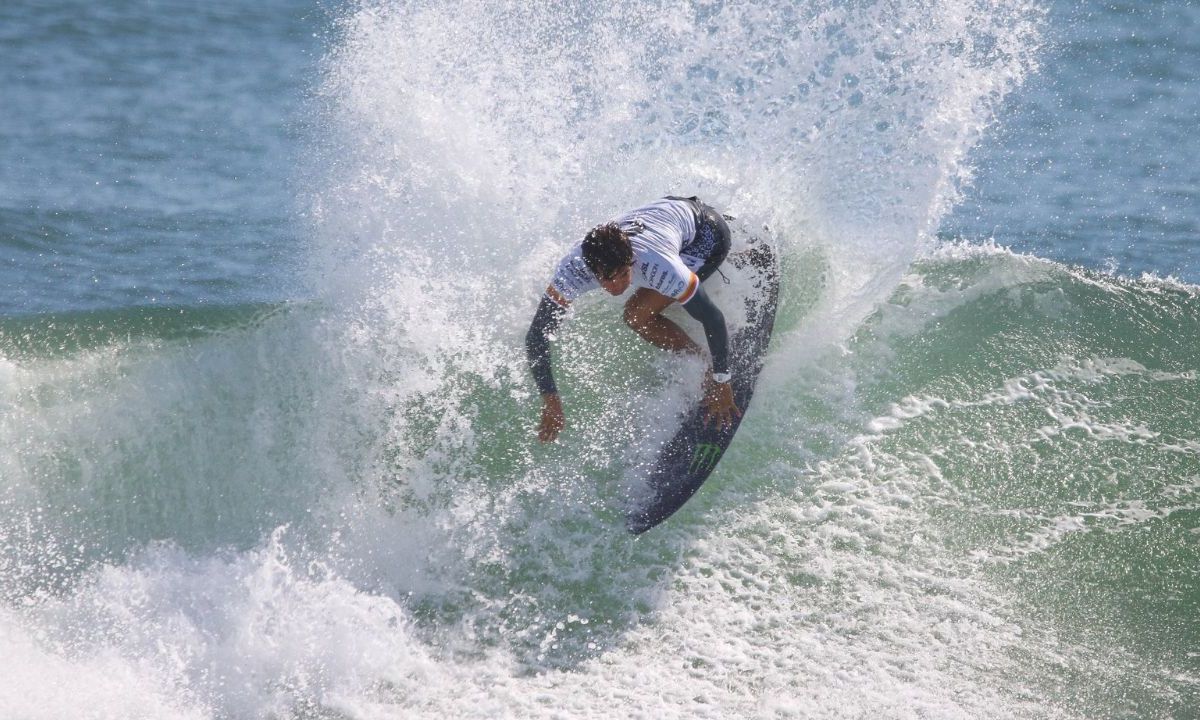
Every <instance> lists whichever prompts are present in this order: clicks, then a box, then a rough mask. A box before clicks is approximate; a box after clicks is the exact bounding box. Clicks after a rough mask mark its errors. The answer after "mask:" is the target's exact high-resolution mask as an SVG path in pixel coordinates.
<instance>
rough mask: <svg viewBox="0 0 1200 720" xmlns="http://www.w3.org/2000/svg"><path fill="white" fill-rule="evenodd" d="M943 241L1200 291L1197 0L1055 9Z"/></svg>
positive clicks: (1059, 5) (978, 157)
mask: <svg viewBox="0 0 1200 720" xmlns="http://www.w3.org/2000/svg"><path fill="white" fill-rule="evenodd" d="M1049 10H1050V12H1049V13H1048V22H1047V30H1046V38H1045V40H1046V44H1045V47H1044V49H1043V52H1042V61H1041V69H1040V72H1039V73H1037V74H1036V75H1034V76H1033V77H1032V78H1031V80H1030V81H1029V82H1028V83H1027V84H1026V85H1025V87H1023V88H1022V89H1020V90H1018V91H1017V92H1016V93H1014V94H1013V95H1011V96H1010V97H1009V99H1008V102H1007V103H1006V106H1005V107H1004V109H1003V111H1002V113H1001V115H1000V118H999V122H998V125H997V127H996V128H994V131H993V132H992V134H991V135H990V136H989V137H988V138H986V139H985V141H984V142H983V143H982V144H981V145H980V146H979V147H978V148H976V152H975V153H974V161H975V164H976V167H977V180H976V182H975V184H974V187H973V188H970V189H969V191H968V194H967V199H966V202H964V203H963V204H962V205H960V206H959V207H958V208H957V210H956V212H955V213H954V214H953V216H952V217H950V218H949V219H948V220H947V221H946V222H945V223H944V224H943V231H944V235H946V236H948V237H954V236H963V237H968V238H972V239H976V240H979V239H985V238H994V239H995V240H996V242H998V243H1000V244H1002V245H1006V246H1009V247H1012V248H1013V249H1015V250H1020V251H1023V252H1029V253H1034V254H1037V255H1040V256H1043V257H1049V258H1052V259H1055V260H1060V261H1063V262H1067V263H1071V264H1079V265H1087V266H1091V267H1103V268H1106V269H1110V270H1115V271H1117V272H1119V273H1120V274H1123V275H1138V274H1140V273H1143V272H1153V273H1156V274H1159V275H1174V276H1176V277H1179V278H1181V279H1184V280H1187V281H1190V282H1196V281H1200V252H1198V248H1197V244H1198V240H1200V164H1198V163H1197V162H1196V157H1197V154H1198V153H1200V135H1198V134H1197V132H1196V129H1197V127H1198V126H1200V3H1196V2H1192V1H1191V0H1165V1H1163V2H1110V1H1106V2H1098V1H1094V0H1093V1H1092V2H1056V3H1054V4H1052V5H1050V6H1049Z"/></svg>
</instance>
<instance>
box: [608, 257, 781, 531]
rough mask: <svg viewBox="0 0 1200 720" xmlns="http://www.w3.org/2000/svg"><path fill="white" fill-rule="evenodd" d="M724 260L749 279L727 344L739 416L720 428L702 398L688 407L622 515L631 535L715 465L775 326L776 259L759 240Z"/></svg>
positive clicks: (682, 499)
mask: <svg viewBox="0 0 1200 720" xmlns="http://www.w3.org/2000/svg"><path fill="white" fill-rule="evenodd" d="M729 264H732V265H733V266H734V269H735V270H736V271H737V272H738V273H741V274H744V275H745V276H746V278H747V279H748V281H749V282H748V283H747V288H746V292H745V294H744V299H743V302H744V303H745V311H746V316H745V319H746V322H745V324H744V325H742V326H741V327H740V328H738V329H737V330H735V331H734V332H733V335H732V337H731V339H730V343H729V352H730V357H729V366H730V372H731V373H732V374H733V380H732V381H731V382H732V383H733V397H734V401H735V402H736V404H737V406H738V409H740V410H741V411H742V415H741V417H739V418H735V419H734V422H733V424H732V426H729V427H726V428H724V429H721V428H718V427H717V426H716V425H715V424H712V423H709V422H707V418H706V413H705V407H704V404H703V403H702V402H700V401H697V402H696V403H695V404H694V405H692V406H691V408H690V409H689V410H688V411H687V412H686V413H685V414H684V417H683V422H682V424H681V425H680V427H679V430H678V432H676V433H675V435H674V437H672V438H671V439H670V440H668V441H667V443H666V444H665V445H664V446H663V447H662V449H661V450H660V451H659V453H658V457H657V459H656V461H655V462H654V464H653V466H651V469H650V472H649V476H648V477H647V478H646V482H645V492H644V494H641V495H642V496H641V498H639V500H638V501H636V502H634V503H633V505H632V507H631V508H630V510H629V511H628V512H627V514H626V517H625V527H626V528H627V529H628V530H629V532H631V533H633V534H635V535H640V534H641V533H644V532H646V531H647V530H649V529H650V528H652V527H654V526H656V525H658V524H659V523H661V522H662V521H664V520H666V519H667V518H669V517H670V516H671V515H673V514H674V513H675V511H676V510H678V509H679V508H681V507H683V505H684V503H686V502H687V501H688V500H690V499H691V497H692V495H694V494H695V493H696V491H697V490H699V489H700V486H701V485H702V484H704V481H705V480H707V479H708V477H709V475H711V474H712V472H713V470H715V469H716V468H717V463H719V462H720V461H721V456H723V455H724V454H725V451H726V450H727V449H728V448H729V444H730V443H732V442H733V437H734V435H735V434H736V433H737V429H738V426H739V425H741V422H742V420H743V419H744V418H745V417H746V413H747V411H748V410H749V409H750V400H751V398H752V397H753V396H754V385H755V383H756V382H757V380H758V374H759V372H760V371H761V370H762V367H763V358H764V356H765V355H766V352H767V346H768V345H769V344H770V342H771V331H772V329H773V328H774V326H775V305H776V303H777V302H778V300H779V260H778V258H777V257H776V254H775V252H774V250H773V249H772V248H771V246H770V245H768V244H766V243H765V242H762V241H759V242H756V243H754V244H752V245H750V247H749V248H748V249H747V250H744V251H742V252H740V253H736V254H735V253H731V254H730V256H729V259H728V260H727V261H726V265H729ZM723 267H724V266H723ZM726 315H727V316H728V311H726Z"/></svg>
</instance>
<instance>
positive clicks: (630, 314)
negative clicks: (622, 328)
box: [622, 298, 649, 330]
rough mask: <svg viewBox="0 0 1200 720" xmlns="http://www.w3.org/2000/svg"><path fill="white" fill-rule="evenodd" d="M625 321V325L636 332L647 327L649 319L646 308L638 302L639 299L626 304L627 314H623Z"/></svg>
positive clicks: (630, 300) (633, 299)
mask: <svg viewBox="0 0 1200 720" xmlns="http://www.w3.org/2000/svg"><path fill="white" fill-rule="evenodd" d="M622 317H623V318H624V319H625V324H626V325H628V326H629V327H631V328H633V329H634V330H638V329H640V328H643V327H645V326H646V321H647V320H648V319H649V317H648V313H647V312H646V307H645V306H644V305H642V304H641V303H639V302H637V298H629V301H628V302H626V303H625V312H624V313H622Z"/></svg>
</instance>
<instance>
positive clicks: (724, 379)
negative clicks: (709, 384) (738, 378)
mask: <svg viewBox="0 0 1200 720" xmlns="http://www.w3.org/2000/svg"><path fill="white" fill-rule="evenodd" d="M732 379H733V376H732V375H730V374H729V373H727V372H723V373H713V382H715V383H719V384H721V385H727V384H728V383H729V381H730V380H732Z"/></svg>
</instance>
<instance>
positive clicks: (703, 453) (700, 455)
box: [688, 443, 721, 472]
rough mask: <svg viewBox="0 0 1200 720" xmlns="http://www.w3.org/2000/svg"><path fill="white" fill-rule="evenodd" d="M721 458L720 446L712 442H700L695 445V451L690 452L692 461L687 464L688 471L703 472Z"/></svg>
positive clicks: (711, 467)
mask: <svg viewBox="0 0 1200 720" xmlns="http://www.w3.org/2000/svg"><path fill="white" fill-rule="evenodd" d="M720 458H721V446H720V445H715V444H713V443H700V445H698V446H696V452H694V453H692V462H691V463H690V464H689V465H688V472H703V471H705V470H712V469H713V468H714V467H716V465H717V460H719V459H720Z"/></svg>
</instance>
